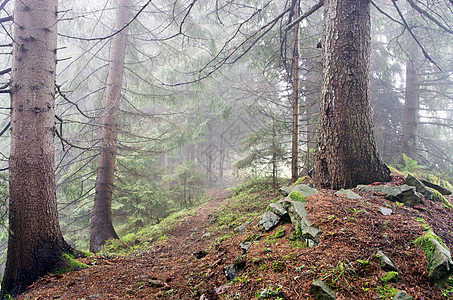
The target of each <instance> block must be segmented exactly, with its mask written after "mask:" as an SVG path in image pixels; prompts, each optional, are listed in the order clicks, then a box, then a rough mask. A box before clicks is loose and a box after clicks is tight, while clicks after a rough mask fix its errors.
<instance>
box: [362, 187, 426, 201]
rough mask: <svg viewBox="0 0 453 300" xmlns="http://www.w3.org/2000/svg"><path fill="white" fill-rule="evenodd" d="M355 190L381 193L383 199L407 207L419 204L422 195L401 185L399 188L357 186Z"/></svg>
mask: <svg viewBox="0 0 453 300" xmlns="http://www.w3.org/2000/svg"><path fill="white" fill-rule="evenodd" d="M357 190H359V191H363V192H372V193H383V194H386V196H385V198H386V199H387V200H390V201H393V202H401V203H404V204H405V205H407V206H414V205H417V204H418V203H420V201H421V200H422V199H423V195H422V194H420V193H419V192H417V190H416V189H415V187H413V186H409V185H407V184H403V185H400V186H387V185H378V186H371V185H358V186H357Z"/></svg>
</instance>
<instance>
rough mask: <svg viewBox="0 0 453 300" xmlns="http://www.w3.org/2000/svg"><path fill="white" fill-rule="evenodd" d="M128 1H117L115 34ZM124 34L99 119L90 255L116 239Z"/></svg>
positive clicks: (115, 45) (115, 46) (114, 51)
mask: <svg viewBox="0 0 453 300" xmlns="http://www.w3.org/2000/svg"><path fill="white" fill-rule="evenodd" d="M130 2H131V1H130V0H119V1H118V4H117V13H116V21H115V28H114V30H115V31H117V30H119V29H121V28H123V27H124V25H125V24H126V23H127V22H128V21H129V12H130ZM127 30H128V28H125V29H124V30H123V31H121V32H119V33H118V34H116V35H115V36H114V37H113V41H112V48H111V52H110V63H109V70H108V77H107V87H106V92H105V102H104V112H103V116H102V141H101V155H100V158H99V166H98V171H97V177H96V193H95V198H94V207H93V214H92V216H91V230H90V251H92V252H97V251H98V250H99V248H100V247H101V246H102V245H103V244H104V243H105V242H106V241H107V240H109V239H117V238H118V235H117V234H116V232H115V229H114V228H113V225H112V194H113V181H114V171H115V159H116V151H117V137H118V114H119V111H120V98H121V85H122V82H123V72H124V60H125V56H126V44H127Z"/></svg>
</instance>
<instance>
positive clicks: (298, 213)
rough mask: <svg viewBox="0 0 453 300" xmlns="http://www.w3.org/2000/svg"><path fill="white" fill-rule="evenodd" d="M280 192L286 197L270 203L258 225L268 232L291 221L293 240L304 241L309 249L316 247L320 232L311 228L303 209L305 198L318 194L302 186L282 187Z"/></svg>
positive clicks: (305, 211)
mask: <svg viewBox="0 0 453 300" xmlns="http://www.w3.org/2000/svg"><path fill="white" fill-rule="evenodd" d="M280 191H281V192H282V194H283V195H286V198H285V199H283V200H280V201H279V202H276V203H271V204H270V205H269V206H268V208H267V211H266V212H265V213H264V214H263V216H262V219H261V221H260V223H259V225H260V226H262V227H263V228H264V230H266V231H269V230H271V229H273V228H274V227H275V226H277V225H278V224H279V223H280V222H286V221H291V223H292V224H293V225H294V228H295V232H294V234H293V238H297V239H300V240H302V241H304V242H305V243H306V244H307V246H309V247H312V246H316V245H317V244H318V243H319V237H320V235H321V233H322V231H321V230H319V229H317V228H315V227H312V226H311V222H310V220H308V218H307V210H306V209H305V204H306V202H305V198H306V197H307V196H310V195H314V194H316V193H319V192H318V191H317V190H315V189H313V188H311V187H309V186H307V185H303V184H301V185H296V186H289V187H288V186H287V187H282V188H281V189H280Z"/></svg>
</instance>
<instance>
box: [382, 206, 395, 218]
mask: <svg viewBox="0 0 453 300" xmlns="http://www.w3.org/2000/svg"><path fill="white" fill-rule="evenodd" d="M379 212H380V213H381V214H383V215H384V216H389V215H391V214H393V210H391V209H390V208H386V207H379Z"/></svg>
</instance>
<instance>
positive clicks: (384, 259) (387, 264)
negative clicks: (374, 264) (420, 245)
mask: <svg viewBox="0 0 453 300" xmlns="http://www.w3.org/2000/svg"><path fill="white" fill-rule="evenodd" d="M376 257H377V258H378V259H379V262H380V264H381V267H382V269H384V270H386V271H398V270H397V268H396V267H395V264H394V263H393V261H392V260H391V259H390V258H389V257H388V256H387V255H385V253H384V252H382V250H378V251H377V252H376Z"/></svg>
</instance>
